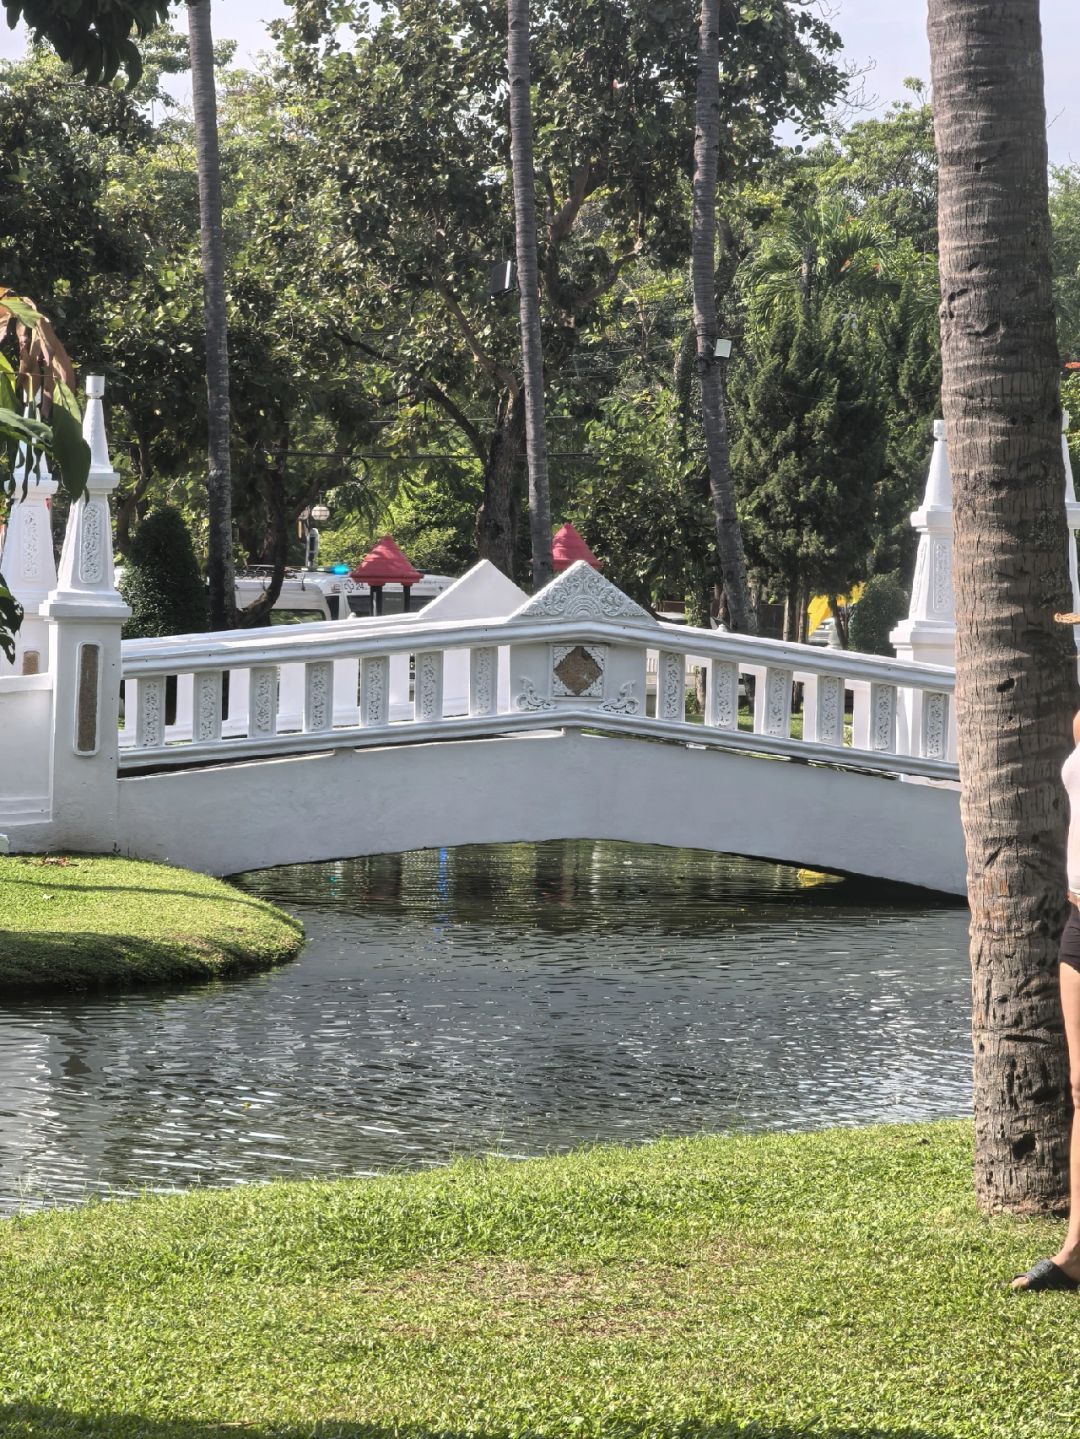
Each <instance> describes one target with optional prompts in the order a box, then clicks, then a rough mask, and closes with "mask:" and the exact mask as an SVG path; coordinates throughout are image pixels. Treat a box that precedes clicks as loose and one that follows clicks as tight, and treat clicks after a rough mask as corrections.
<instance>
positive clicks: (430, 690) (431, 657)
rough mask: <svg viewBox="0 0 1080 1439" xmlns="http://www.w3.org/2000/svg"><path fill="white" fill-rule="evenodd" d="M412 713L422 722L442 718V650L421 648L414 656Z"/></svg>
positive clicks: (428, 722)
mask: <svg viewBox="0 0 1080 1439" xmlns="http://www.w3.org/2000/svg"><path fill="white" fill-rule="evenodd" d="M414 682H415V690H414V699H413V714H414V715H415V717H416V719H417V720H418V721H420V722H422V723H427V724H430V723H431V721H432V720H439V719H442V699H443V657H442V650H421V651H420V652H419V653H418V654H417V656H416V673H415V681H414Z"/></svg>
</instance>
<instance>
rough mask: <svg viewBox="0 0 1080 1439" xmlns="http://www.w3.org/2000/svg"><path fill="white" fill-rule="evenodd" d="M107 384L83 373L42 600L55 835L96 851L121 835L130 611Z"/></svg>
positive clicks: (69, 844) (72, 845)
mask: <svg viewBox="0 0 1080 1439" xmlns="http://www.w3.org/2000/svg"><path fill="white" fill-rule="evenodd" d="M104 391H105V381H104V380H103V379H102V378H101V376H100V375H90V376H88V377H87V381H86V395H87V401H86V414H85V415H84V417H83V438H84V439H85V440H86V442H87V444H88V445H89V446H90V474H89V477H88V479H87V483H86V493H85V495H84V496H83V497H82V498H81V499H80V500H77V501H76V502H75V503H74V504H73V505H72V506H71V512H70V514H69V516H68V524H67V530H66V532H65V534H64V548H63V552H62V554H61V556H60V571H59V575H58V577H57V583H56V588H55V589H54V590H53V591H52V593H51V594H50V595H49V597H48V599H47V600H46V601H45V603H44V605H42V614H43V615H44V616H45V617H46V619H47V620H48V622H49V626H50V629H51V636H50V640H51V642H50V647H49V654H50V669H51V671H52V675H53V725H52V736H51V743H52V813H53V823H54V833H55V843H56V844H57V845H58V846H63V847H66V848H71V849H85V850H89V851H98V852H100V851H103V850H106V851H107V850H111V849H113V848H114V847H115V846H116V843H117V839H118V834H117V798H118V796H117V784H118V779H117V759H118V755H117V729H118V726H119V715H120V632H121V629H122V628H123V624H124V621H125V620H126V619H127V618H128V616H129V615H130V614H131V611H130V610H129V609H128V607H127V605H126V604H125V603H124V601H123V600H122V599H121V598H120V596H119V594H118V593H117V591H116V585H115V580H114V574H113V554H112V521H111V517H110V514H109V495H110V494H111V493H112V491H113V490H114V489H115V488H116V485H117V481H118V480H119V476H118V475H117V474H116V471H115V470H114V469H113V467H112V463H111V461H110V459H109V447H108V442H107V440H106V436H105V414H104V410H103V407H102V403H101V397H102V395H103V394H104Z"/></svg>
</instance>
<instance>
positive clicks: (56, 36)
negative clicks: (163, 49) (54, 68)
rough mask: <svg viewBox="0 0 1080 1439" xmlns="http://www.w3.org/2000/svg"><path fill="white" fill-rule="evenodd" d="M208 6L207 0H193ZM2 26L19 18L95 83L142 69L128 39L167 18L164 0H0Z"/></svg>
mask: <svg viewBox="0 0 1080 1439" xmlns="http://www.w3.org/2000/svg"><path fill="white" fill-rule="evenodd" d="M199 3H204V4H209V0H199ZM6 10H7V21H8V25H9V26H11V27H12V28H14V26H15V25H17V24H18V22H19V21H20V20H22V21H23V22H24V23H25V25H26V26H27V28H28V29H29V30H30V33H31V34H32V35H33V36H34V38H35V39H37V40H47V41H48V42H49V44H50V45H51V46H52V47H53V49H54V50H55V51H56V53H57V54H58V55H59V56H60V58H61V60H65V61H67V63H68V64H69V65H70V67H71V69H72V70H73V71H74V73H75V74H76V75H80V74H81V75H85V76H86V79H87V81H88V82H89V83H90V84H92V85H95V84H97V83H99V82H102V83H108V82H109V81H110V80H112V78H113V76H114V75H115V74H116V72H117V71H118V70H119V69H120V67H121V66H123V67H124V68H125V69H126V70H127V72H128V77H129V81H130V83H131V84H134V83H135V82H136V81H137V80H138V78H139V75H140V74H141V72H142V59H141V57H140V55H139V47H138V46H137V45H136V44H135V43H134V41H133V40H132V39H131V33H132V31H134V32H135V33H136V34H137V35H140V36H143V35H148V34H149V33H150V31H151V30H153V28H154V27H155V25H161V24H164V22H165V20H166V19H167V18H168V14H169V5H168V3H166V0H84V3H83V4H81V5H72V4H71V3H69V0H6Z"/></svg>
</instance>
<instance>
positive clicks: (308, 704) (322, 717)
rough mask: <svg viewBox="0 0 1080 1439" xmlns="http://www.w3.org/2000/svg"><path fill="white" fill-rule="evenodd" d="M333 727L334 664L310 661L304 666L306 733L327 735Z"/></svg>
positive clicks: (326, 661)
mask: <svg viewBox="0 0 1080 1439" xmlns="http://www.w3.org/2000/svg"><path fill="white" fill-rule="evenodd" d="M333 727H334V666H333V662H332V661H330V660H310V661H309V662H308V663H307V664H305V665H304V733H305V734H325V733H326V731H327V730H330V729H333Z"/></svg>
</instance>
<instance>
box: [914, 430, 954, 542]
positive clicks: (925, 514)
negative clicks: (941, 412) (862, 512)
mask: <svg viewBox="0 0 1080 1439" xmlns="http://www.w3.org/2000/svg"><path fill="white" fill-rule="evenodd" d="M935 512H941V513H942V514H948V515H949V516H950V519H949V524H950V525H951V524H952V519H951V516H952V474H951V472H950V470H949V446H948V442H947V441H946V439H945V421H944V420H935V421H934V452H933V454H932V455H931V456H930V469H929V471H928V473H927V476H926V492H925V494H924V495H923V502H922V506H921V508H920V509H917V510H916V511H915V513H914V514H913V515H912V516H911V523H912V524H913V525H914V527H915V528H916V529H917V530H925V529H927V528H933V526H932V525H931V524H930V516H931V515H932V514H934V513H935Z"/></svg>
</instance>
